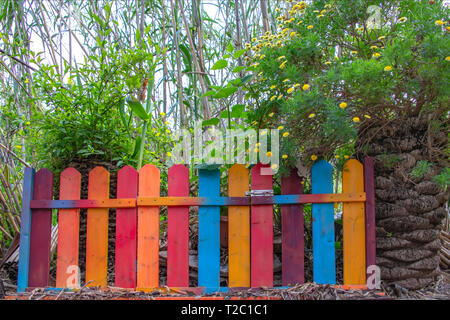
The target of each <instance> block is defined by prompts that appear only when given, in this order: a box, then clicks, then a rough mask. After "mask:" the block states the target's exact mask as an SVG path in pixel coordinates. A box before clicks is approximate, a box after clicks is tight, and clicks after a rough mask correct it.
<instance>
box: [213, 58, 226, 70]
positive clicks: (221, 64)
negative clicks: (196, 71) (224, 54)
mask: <svg viewBox="0 0 450 320" xmlns="http://www.w3.org/2000/svg"><path fill="white" fill-rule="evenodd" d="M227 66H228V61H227V60H219V61H217V62H216V63H214V65H213V67H212V68H211V69H212V70H220V69H223V68H226V67H227Z"/></svg>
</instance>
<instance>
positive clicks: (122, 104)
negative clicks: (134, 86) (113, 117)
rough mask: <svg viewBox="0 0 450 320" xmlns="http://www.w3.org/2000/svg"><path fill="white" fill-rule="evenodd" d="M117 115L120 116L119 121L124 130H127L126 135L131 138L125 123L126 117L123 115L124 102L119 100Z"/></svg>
mask: <svg viewBox="0 0 450 320" xmlns="http://www.w3.org/2000/svg"><path fill="white" fill-rule="evenodd" d="M119 115H120V121H122V124H123V126H124V127H125V129H126V130H127V133H128V135H129V136H131V135H130V131H129V130H128V123H127V120H126V115H125V100H121V101H120V102H119Z"/></svg>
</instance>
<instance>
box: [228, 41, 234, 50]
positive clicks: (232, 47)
mask: <svg viewBox="0 0 450 320" xmlns="http://www.w3.org/2000/svg"><path fill="white" fill-rule="evenodd" d="M233 50H234V46H233V45H232V44H231V42H230V43H229V44H228V46H227V51H228V52H229V53H231V52H233Z"/></svg>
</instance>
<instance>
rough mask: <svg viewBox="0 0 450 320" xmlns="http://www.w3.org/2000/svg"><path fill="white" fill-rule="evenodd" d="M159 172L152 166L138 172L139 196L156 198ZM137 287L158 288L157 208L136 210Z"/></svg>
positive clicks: (146, 166) (148, 165)
mask: <svg viewBox="0 0 450 320" xmlns="http://www.w3.org/2000/svg"><path fill="white" fill-rule="evenodd" d="M159 189H160V172H159V169H158V168H157V167H155V166H154V165H152V164H146V165H145V166H143V167H142V168H141V169H140V170H139V196H141V197H144V196H147V197H158V196H159V194H160V190H159ZM137 248H138V249H137V287H144V288H155V287H158V286H159V207H139V208H138V240H137Z"/></svg>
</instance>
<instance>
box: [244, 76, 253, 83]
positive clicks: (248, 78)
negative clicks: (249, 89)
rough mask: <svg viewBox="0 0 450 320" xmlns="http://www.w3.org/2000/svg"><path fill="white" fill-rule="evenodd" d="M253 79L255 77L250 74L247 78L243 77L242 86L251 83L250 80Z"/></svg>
mask: <svg viewBox="0 0 450 320" xmlns="http://www.w3.org/2000/svg"><path fill="white" fill-rule="evenodd" d="M252 77H253V75H252V74H248V75H246V76H245V77H242V78H241V81H242V84H245V83H247V82H248V81H250V79H251V78H252Z"/></svg>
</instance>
